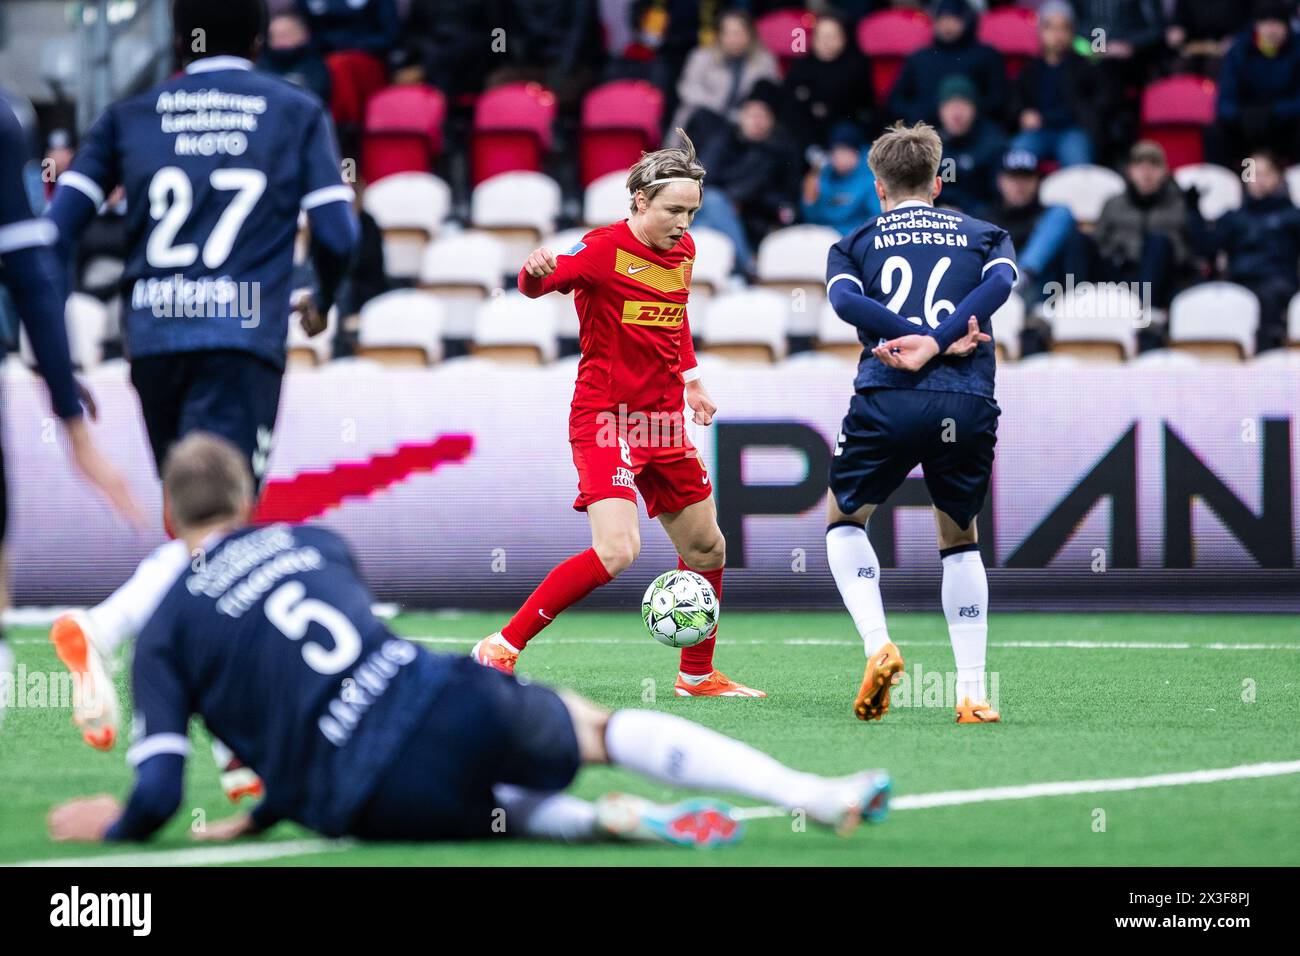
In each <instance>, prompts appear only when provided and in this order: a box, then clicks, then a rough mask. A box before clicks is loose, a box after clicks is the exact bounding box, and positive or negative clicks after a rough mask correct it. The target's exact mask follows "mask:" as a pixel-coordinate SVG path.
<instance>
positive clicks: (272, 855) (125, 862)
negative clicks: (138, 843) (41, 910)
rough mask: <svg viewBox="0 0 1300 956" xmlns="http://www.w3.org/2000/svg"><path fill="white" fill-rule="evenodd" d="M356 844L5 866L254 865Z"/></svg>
mask: <svg viewBox="0 0 1300 956" xmlns="http://www.w3.org/2000/svg"><path fill="white" fill-rule="evenodd" d="M354 845H355V844H354V843H353V842H352V841H350V840H281V841H280V842H278V843H247V844H231V845H229V846H202V847H193V848H187V849H184V850H150V851H147V852H144V853H108V854H105V855H104V856H86V857H62V858H57V857H56V858H54V859H48V860H25V861H23V862H22V863H7V864H3V865H5V866H75V867H82V866H204V865H212V864H217V863H255V862H257V861H259V860H276V859H280V858H281V857H288V856H308V855H310V854H313V853H334V852H336V851H338V850H346V849H348V848H350V847H352V846H354Z"/></svg>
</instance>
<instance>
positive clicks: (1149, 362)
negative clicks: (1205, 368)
mask: <svg viewBox="0 0 1300 956" xmlns="http://www.w3.org/2000/svg"><path fill="white" fill-rule="evenodd" d="M1128 364H1129V366H1130V367H1132V368H1149V367H1152V366H1155V367H1158V368H1197V367H1199V366H1200V364H1201V360H1200V359H1199V358H1197V357H1196V355H1195V354H1193V353H1192V352H1182V351H1179V350H1178V349H1152V350H1151V351H1149V352H1143V353H1142V354H1141V355H1139V356H1138V357H1137V358H1135V359H1133V361H1131V362H1129V363H1128Z"/></svg>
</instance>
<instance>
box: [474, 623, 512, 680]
mask: <svg viewBox="0 0 1300 956" xmlns="http://www.w3.org/2000/svg"><path fill="white" fill-rule="evenodd" d="M498 638H499V640H497V639H498ZM469 656H470V657H472V658H474V660H475V661H476V662H477V663H479V664H482V665H483V666H484V667H491V668H493V669H494V670H499V671H500V672H501V673H503V674H513V673H514V672H515V665H516V664H517V663H519V652H518V651H514V650H511V649H510V647H509V646H508V645H507V644H506V643H505V638H502V637H501V632H500V631H498V632H497V633H495V634H493V635H491V636H489V637H485V638H483V640H481V641H479V642H478V643H477V644H475V645H474V646H473V647H472V648H471V649H470V652H469Z"/></svg>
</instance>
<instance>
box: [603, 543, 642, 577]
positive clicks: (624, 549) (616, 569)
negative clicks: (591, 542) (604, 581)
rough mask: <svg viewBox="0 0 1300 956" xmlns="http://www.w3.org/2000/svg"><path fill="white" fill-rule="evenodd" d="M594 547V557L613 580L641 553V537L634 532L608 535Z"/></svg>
mask: <svg viewBox="0 0 1300 956" xmlns="http://www.w3.org/2000/svg"><path fill="white" fill-rule="evenodd" d="M595 547H596V557H598V558H600V563H601V564H603V565H604V566H605V570H606V571H608V572H609V576H610V577H612V578H614V577H618V576H619V575H620V574H622V573H623V572H624V571H626V570H627V569H628V568H629V567H630V566H631V565H632V562H633V561H635V560H636V556H637V555H638V554H640V553H641V536H640V535H639V534H638V533H636V532H631V533H622V534H615V535H609V536H606V537H603V538H602V539H601V540H599V541H597V542H596V545H595Z"/></svg>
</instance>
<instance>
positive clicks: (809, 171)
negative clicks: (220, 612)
mask: <svg viewBox="0 0 1300 956" xmlns="http://www.w3.org/2000/svg"><path fill="white" fill-rule="evenodd" d="M269 8H270V12H271V19H270V23H269V31H268V36H267V42H266V45H265V49H264V52H263V55H262V59H261V62H260V63H259V67H260V68H261V69H264V70H268V71H272V72H275V73H278V74H280V75H282V76H284V77H285V78H287V79H289V80H291V81H292V82H295V83H298V84H300V85H302V86H304V87H306V88H308V89H311V90H312V91H314V92H315V93H316V94H317V95H318V96H319V97H320V98H321V99H322V101H324V102H326V103H328V104H329V106H330V109H331V112H332V115H333V117H334V120H335V124H336V128H337V131H338V135H339V139H340V142H341V144H342V150H343V155H344V156H345V157H349V156H351V157H359V165H360V168H359V170H358V181H359V185H360V186H362V187H364V186H366V185H368V186H373V185H374V183H376V182H379V181H381V180H382V179H383V178H385V177H386V176H388V175H392V174H394V173H399V172H403V171H417V172H424V173H432V174H435V175H436V176H437V177H439V179H440V180H442V181H444V182H445V183H446V184H447V186H448V190H447V193H448V201H447V209H446V218H447V220H448V221H449V222H452V223H457V222H458V223H460V224H463V225H465V226H468V227H472V226H473V225H475V224H476V223H475V222H474V217H473V215H472V212H471V196H472V194H473V191H474V189H475V188H476V187H477V186H478V185H479V184H480V183H482V182H483V181H484V180H485V179H487V178H490V176H491V175H493V174H494V173H501V172H505V171H509V170H511V169H524V170H529V169H532V170H536V171H539V172H542V173H545V174H547V175H548V176H550V177H551V178H552V179H553V180H554V181H555V183H556V184H557V185H558V195H559V197H560V204H559V207H558V210H557V215H556V217H555V222H554V225H555V227H556V228H559V227H564V226H578V225H581V224H584V223H585V224H586V225H588V226H590V225H594V224H595V223H593V222H592V221H591V220H590V219H588V218H584V216H583V215H582V214H581V212H580V210H581V208H582V200H583V197H584V194H585V193H586V192H587V190H588V187H590V186H591V185H592V183H593V182H594V181H597V180H598V179H599V177H600V175H602V174H608V173H614V172H617V171H619V170H625V169H626V168H627V167H628V166H629V165H630V164H631V162H633V161H635V159H636V158H637V157H638V156H639V153H640V150H641V149H652V148H656V147H658V146H659V145H660V144H661V143H662V142H669V141H671V140H672V139H673V138H674V137H675V135H676V134H675V132H674V130H675V129H676V128H677V127H681V128H683V129H684V130H685V131H686V132H687V133H688V135H689V136H690V137H691V138H692V140H693V142H694V143H695V145H696V147H697V148H698V150H699V153H700V157H701V160H702V161H703V163H704V165H705V166H706V167H707V168H708V170H709V174H708V178H707V180H706V186H707V188H706V190H705V195H704V203H703V206H702V208H701V209H700V211H699V214H698V216H697V217H696V227H697V228H700V227H709V228H711V229H714V230H717V231H718V232H720V233H722V234H723V235H725V236H726V237H727V238H728V239H729V240H730V243H731V245H732V247H733V250H734V259H733V261H734V276H733V277H732V280H731V281H732V286H731V288H733V289H737V288H744V287H746V286H748V285H749V284H752V283H755V282H759V281H761V280H762V278H763V276H762V275H761V269H760V267H759V264H758V262H757V257H758V250H759V247H760V244H761V243H762V241H763V239H764V238H765V237H766V236H768V235H770V234H772V233H773V232H774V231H775V230H779V229H781V228H783V227H788V226H791V225H794V224H799V223H806V224H816V225H822V226H826V227H829V228H831V229H834V230H836V231H837V232H838V233H840V234H844V233H847V232H850V231H852V230H853V229H854V228H856V227H857V226H858V225H860V224H861V223H862V222H863V221H865V220H866V219H867V218H869V217H870V216H872V215H874V214H876V213H878V212H879V205H878V200H877V198H876V194H875V190H874V180H873V177H872V174H871V171H870V169H869V168H868V165H867V154H868V152H869V144H870V142H871V141H872V139H873V138H874V137H876V136H877V135H878V134H879V133H880V132H881V131H882V130H883V129H884V128H885V127H886V126H888V125H889V124H890V123H892V122H894V121H895V120H900V119H901V120H905V121H907V122H915V121H917V120H925V121H927V122H930V123H932V124H934V125H935V126H936V127H937V128H938V130H939V131H940V135H941V137H942V140H943V143H944V164H943V166H942V167H941V175H942V178H943V180H944V183H943V191H942V194H941V196H940V199H939V202H940V204H946V205H950V206H952V207H954V208H959V209H961V210H963V211H965V212H968V213H971V214H974V215H976V216H979V217H981V218H985V219H988V220H989V221H992V222H994V223H997V224H999V225H1001V226H1003V227H1004V228H1006V229H1007V230H1008V231H1009V232H1010V234H1011V236H1012V238H1013V241H1014V243H1015V247H1016V250H1017V253H1018V258H1019V267H1020V275H1021V279H1020V284H1019V286H1018V287H1017V292H1018V294H1019V295H1020V297H1021V298H1022V299H1023V301H1024V304H1025V306H1026V309H1027V314H1028V316H1029V318H1028V319H1027V320H1026V321H1025V322H1024V323H1023V325H1022V326H1021V327H1020V328H1019V329H1018V332H1017V334H1018V337H1019V340H1020V341H1019V342H1018V343H1017V345H1018V348H1017V349H1015V350H1014V351H1016V352H1019V353H1022V354H1028V353H1032V352H1036V351H1041V350H1044V349H1046V348H1047V347H1048V346H1049V345H1050V341H1051V328H1050V323H1049V322H1047V321H1044V320H1043V319H1042V318H1041V313H1042V309H1041V305H1042V302H1043V300H1044V298H1045V297H1046V296H1047V295H1048V292H1047V290H1048V289H1050V288H1052V284H1053V283H1063V282H1065V281H1066V280H1067V278H1068V279H1069V280H1070V281H1072V282H1074V283H1080V282H1088V281H1092V282H1126V283H1134V284H1140V287H1141V288H1143V289H1145V290H1147V292H1146V295H1147V296H1149V305H1150V308H1149V309H1148V312H1149V314H1148V315H1147V316H1146V321H1144V323H1143V324H1144V325H1145V326H1146V327H1145V328H1143V329H1142V330H1141V332H1140V334H1139V336H1138V340H1137V347H1138V348H1139V349H1142V350H1145V349H1151V348H1158V347H1160V346H1161V345H1163V344H1165V343H1166V342H1167V318H1168V310H1169V308H1170V305H1171V302H1172V300H1173V299H1174V297H1175V295H1177V294H1178V293H1179V292H1180V291H1182V290H1184V289H1187V288H1188V287H1190V286H1192V285H1194V284H1196V283H1200V282H1204V281H1206V280H1212V279H1223V280H1227V281H1229V282H1232V283H1235V284H1237V285H1239V286H1242V287H1244V288H1245V289H1247V290H1249V291H1250V292H1251V293H1253V295H1254V297H1255V298H1256V300H1257V301H1258V303H1259V319H1258V324H1257V332H1256V335H1255V342H1254V343H1252V344H1253V350H1254V351H1264V350H1267V349H1271V348H1275V347H1278V346H1281V345H1283V344H1285V343H1286V341H1287V339H1288V335H1287V320H1288V307H1289V304H1290V302H1291V299H1292V298H1293V297H1294V296H1295V295H1296V293H1297V291H1300V277H1298V275H1297V264H1298V263H1300V210H1298V209H1297V207H1296V206H1295V204H1294V203H1293V201H1292V199H1291V195H1290V193H1289V192H1288V178H1289V177H1288V176H1287V169H1288V165H1289V164H1290V163H1292V162H1294V161H1296V160H1297V159H1300V122H1298V120H1300V40H1298V39H1297V36H1296V33H1295V29H1296V23H1297V20H1296V13H1297V11H1296V8H1295V4H1294V3H1293V2H1287V0H1258V2H1253V3H1250V2H1242V3H1217V2H1208V0H1199V2H1198V0H1068V2H1067V0H1037V2H1035V0H1022V2H1020V3H1010V4H1007V3H996V2H993V0H989V2H987V3H985V2H981V0H937V2H933V3H920V2H898V0H896V2H893V3H890V2H886V0H841V2H839V3H837V4H836V5H835V6H834V7H833V8H832V7H830V6H828V5H827V4H824V3H820V2H816V0H812V2H809V3H807V5H806V7H799V6H797V5H793V6H792V4H791V3H790V2H789V0H784V2H783V0H750V2H748V3H739V4H735V5H724V4H723V3H719V2H714V0H487V2H482V3H464V2H461V0H368V2H362V0H270V3H269ZM486 48H490V49H491V51H492V53H493V54H495V55H493V56H485V55H483V52H484V50H485V49H486ZM611 84H613V86H611ZM602 90H609V91H616V92H617V93H618V94H619V96H621V97H622V98H621V99H620V98H619V97H618V96H614V95H613V92H611V94H610V96H608V97H605V99H604V100H601V99H600V93H601V91H602ZM395 91H396V92H395ZM493 93H499V94H500V98H499V99H495V100H494V99H493V98H492V95H493ZM511 96H513V97H514V98H513V99H511V98H510V97H511ZM598 101H599V102H601V103H603V104H604V110H603V112H602V111H601V110H598V109H597V108H596V106H595V104H596V103H597V102H598ZM521 103H522V106H521ZM530 110H531V111H532V115H527V114H529V111H530ZM611 110H612V111H613V112H614V113H615V114H618V115H616V118H615V119H613V120H611V119H610V115H609V114H610V112H611ZM512 124H513V126H514V128H512ZM598 131H603V132H604V133H605V134H606V136H605V138H604V139H603V140H599V141H598V137H595V136H594V135H592V134H593V133H594V132H598ZM412 137H414V145H413V143H412ZM49 150H50V152H49V156H50V157H51V158H52V159H54V161H55V164H56V167H60V168H61V167H66V164H67V163H68V162H69V161H70V157H71V155H72V153H73V150H74V144H73V142H72V141H71V138H70V137H69V136H68V134H67V133H66V132H63V131H58V132H56V133H55V134H54V135H53V136H52V137H51V138H50V141H49ZM1207 165H1217V166H1218V167H1221V169H1220V174H1219V176H1218V177H1217V178H1216V177H1214V176H1212V175H1211V174H1210V173H1207V172H1206V171H1205V170H1206V167H1207ZM1076 166H1078V167H1087V168H1088V169H1089V170H1091V169H1093V167H1094V166H1104V167H1110V168H1111V169H1112V170H1114V171H1115V172H1117V173H1118V174H1119V175H1120V176H1122V177H1123V178H1122V180H1120V179H1119V177H1118V176H1114V175H1111V176H1110V177H1109V179H1108V180H1104V181H1103V185H1102V186H1097V185H1095V184H1096V182H1097V180H1096V179H1095V178H1088V179H1080V180H1078V181H1077V182H1078V183H1079V184H1080V185H1078V186H1072V187H1070V188H1078V189H1082V190H1083V191H1085V192H1087V191H1089V190H1092V191H1095V190H1097V189H1101V190H1102V192H1101V194H1100V195H1095V196H1092V197H1089V196H1083V197H1082V198H1080V199H1079V201H1078V202H1071V201H1064V200H1062V199H1061V198H1060V193H1061V190H1057V191H1056V193H1054V194H1053V195H1052V196H1050V197H1048V196H1045V195H1044V194H1045V193H1046V192H1047V189H1046V188H1044V184H1045V177H1050V176H1052V175H1055V174H1058V173H1059V172H1060V171H1062V170H1067V169H1070V168H1072V167H1076ZM1180 170H1182V171H1184V172H1187V176H1186V177H1185V178H1182V174H1181V173H1180V172H1179V171H1180ZM1225 170H1226V171H1227V175H1228V176H1229V177H1230V178H1232V179H1235V180H1237V182H1236V183H1235V184H1234V183H1228V184H1227V187H1226V188H1227V193H1226V196H1227V198H1226V199H1224V198H1223V197H1222V196H1221V195H1220V194H1221V193H1222V192H1223V190H1224V188H1225V187H1224V184H1223V181H1222V178H1223V171H1225ZM1176 174H1178V176H1177V177H1176ZM1180 178H1181V182H1180ZM1062 182H1063V183H1064V182H1065V181H1062ZM1070 182H1072V183H1073V182H1074V181H1070ZM1297 185H1298V186H1300V183H1297ZM1234 189H1235V192H1234ZM360 191H361V189H359V192H360ZM1207 191H1213V192H1214V193H1215V195H1214V196H1213V197H1209V196H1207V195H1206V192H1207ZM1073 198H1078V197H1073ZM1090 198H1091V199H1093V200H1095V202H1093V203H1092V205H1095V206H1096V207H1097V210H1096V213H1095V215H1089V214H1087V213H1081V211H1080V207H1081V206H1082V207H1085V208H1086V207H1088V206H1089V205H1090V204H1089V202H1088V200H1089V199H1090ZM112 202H113V200H112V199H110V204H109V211H108V212H107V213H106V215H105V216H103V217H101V221H100V222H99V223H98V224H97V225H96V227H95V228H94V230H93V232H92V233H91V234H90V235H89V236H88V237H87V239H86V240H85V241H84V242H83V243H82V247H81V250H80V254H79V261H80V263H81V264H82V265H83V266H84V265H85V264H87V263H89V262H91V261H93V260H95V259H97V258H101V257H104V256H111V254H112V252H113V249H114V246H115V245H120V244H121V243H122V242H123V237H122V235H121V227H120V220H115V218H114V216H113V214H112V211H111V207H112ZM358 205H359V207H360V206H361V202H360V200H359V202H358ZM371 211H374V210H371ZM379 218H382V217H379ZM362 220H363V233H364V236H363V252H362V255H361V256H360V259H359V261H358V263H357V265H356V268H355V270H354V273H353V276H352V279H351V282H350V283H349V288H348V290H347V292H346V295H345V296H344V300H343V302H342V303H341V313H342V314H344V315H349V316H351V315H355V314H356V313H357V312H358V311H359V310H360V308H361V307H362V305H363V304H364V303H365V302H367V301H369V300H371V299H373V298H374V297H376V296H378V295H380V294H382V293H383V292H385V291H386V290H390V289H392V288H395V287H399V286H403V285H410V284H413V283H414V282H415V281H416V278H417V277H416V276H415V275H413V274H411V272H409V271H406V273H405V274H403V270H401V269H397V268H395V267H394V266H393V264H392V263H391V262H390V263H386V262H385V245H386V243H385V231H386V229H387V228H388V227H389V225H390V224H389V223H383V222H377V221H376V218H374V217H372V216H371V215H369V214H368V213H367V212H364V211H363V214H362ZM1090 220H1091V221H1090ZM402 225H404V226H405V225H406V224H402ZM438 231H439V230H436V229H432V228H431V229H430V230H429V232H430V233H431V235H436V234H437V233H438ZM503 266H504V268H503V270H502V271H503V273H505V274H509V273H512V272H513V271H514V268H515V266H516V263H514V262H505V263H503ZM82 288H83V291H89V292H92V293H96V294H99V295H100V296H101V297H102V298H108V297H109V296H110V295H111V290H108V289H106V288H103V287H99V288H97V287H96V285H95V282H94V277H93V276H89V275H87V274H86V272H85V271H84V270H83V273H82ZM1036 307H1037V308H1036ZM348 328H351V326H348V325H347V324H346V323H345V331H344V332H343V333H341V334H339V335H338V336H337V337H336V340H335V344H334V347H333V348H334V354H335V355H343V354H348V353H349V351H350V349H351V347H352V339H351V338H350V335H349V334H348V332H347V329H348ZM1292 337H1294V336H1292Z"/></svg>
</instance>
